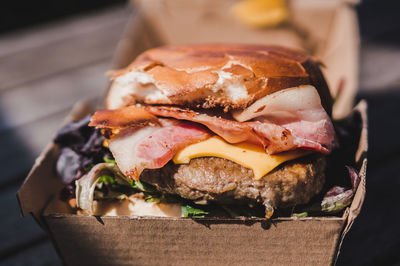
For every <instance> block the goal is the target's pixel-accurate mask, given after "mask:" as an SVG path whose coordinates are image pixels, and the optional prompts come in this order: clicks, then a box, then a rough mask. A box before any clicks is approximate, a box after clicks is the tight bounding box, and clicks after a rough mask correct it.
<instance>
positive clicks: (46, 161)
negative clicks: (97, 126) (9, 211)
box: [17, 101, 93, 225]
mask: <svg viewBox="0 0 400 266" xmlns="http://www.w3.org/2000/svg"><path fill="white" fill-rule="evenodd" d="M92 111H93V107H92V106H91V105H90V104H89V103H88V102H86V101H81V102H79V103H77V104H76V105H75V106H74V108H73V110H72V112H71V113H70V115H69V116H68V117H67V118H66V119H65V121H64V123H63V124H65V123H67V122H70V121H74V120H78V119H80V118H82V117H83V116H85V115H87V114H88V113H91V112H92ZM57 157H58V150H57V147H56V145H54V144H53V142H51V143H49V144H48V145H47V147H46V148H45V149H44V151H43V152H42V153H41V154H40V155H39V157H38V158H37V159H36V161H35V164H34V165H33V167H32V169H31V171H30V172H29V174H28V176H27V177H26V179H25V181H24V183H23V184H22V186H21V188H20V189H19V190H18V192H17V199H18V201H19V205H20V208H21V212H22V215H24V216H25V215H28V214H30V213H31V214H32V215H33V217H34V218H35V219H36V220H37V221H38V222H39V223H40V224H41V225H43V224H42V221H41V214H42V211H43V210H44V208H45V206H47V204H48V203H49V202H50V201H51V200H52V199H53V197H55V196H59V193H60V191H61V189H62V188H63V187H65V184H64V183H62V182H61V179H60V178H58V176H57V174H56V170H55V166H56V162H57Z"/></svg>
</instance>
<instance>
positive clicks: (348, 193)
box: [321, 166, 361, 213]
mask: <svg viewBox="0 0 400 266" xmlns="http://www.w3.org/2000/svg"><path fill="white" fill-rule="evenodd" d="M346 168H347V170H348V172H349V175H350V179H351V184H352V188H344V187H340V186H334V187H333V188H331V189H330V190H329V191H328V192H327V193H326V194H325V196H324V198H323V200H322V202H321V210H322V211H323V212H325V213H337V212H340V211H342V210H343V209H344V208H346V207H347V206H349V205H350V204H351V202H352V199H353V196H354V194H355V192H356V189H357V187H358V184H359V183H360V180H361V177H360V175H359V174H358V173H357V171H356V170H355V169H354V168H352V167H350V166H346Z"/></svg>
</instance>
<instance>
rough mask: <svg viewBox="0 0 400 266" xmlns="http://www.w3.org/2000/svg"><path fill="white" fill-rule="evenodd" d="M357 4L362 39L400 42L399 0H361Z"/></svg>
mask: <svg viewBox="0 0 400 266" xmlns="http://www.w3.org/2000/svg"><path fill="white" fill-rule="evenodd" d="M360 2H361V4H360V5H358V6H357V13H358V17H359V21H360V33H361V37H362V40H363V41H364V42H365V41H372V40H374V41H379V42H381V43H390V44H393V43H397V44H400V34H399V33H400V16H399V10H400V1H398V0H362V1H360Z"/></svg>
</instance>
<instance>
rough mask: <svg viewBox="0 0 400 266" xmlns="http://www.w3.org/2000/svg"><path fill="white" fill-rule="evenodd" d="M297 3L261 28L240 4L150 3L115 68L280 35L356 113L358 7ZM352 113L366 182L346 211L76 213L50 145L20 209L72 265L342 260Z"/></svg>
mask: <svg viewBox="0 0 400 266" xmlns="http://www.w3.org/2000/svg"><path fill="white" fill-rule="evenodd" d="M290 3H291V12H292V21H291V23H289V24H287V25H285V26H283V27H278V28H274V29H267V30H259V29H252V28H248V27H247V26H245V25H242V24H240V23H239V22H238V21H237V20H236V19H235V18H234V17H233V16H232V14H231V13H229V11H228V10H229V7H230V5H231V4H232V1H190V2H189V1H185V0H175V1H166V0H165V1H162V0H143V1H141V2H139V5H140V6H141V7H142V9H140V10H139V11H137V12H136V14H134V16H132V19H131V20H130V22H129V23H128V25H127V28H126V30H125V33H124V36H123V38H122V39H121V41H120V43H119V45H118V47H117V52H116V56H115V60H114V62H115V66H116V67H117V68H118V67H123V66H125V65H126V64H128V63H129V62H130V61H131V60H132V59H133V58H134V57H135V56H136V55H138V54H139V53H140V52H142V51H144V50H146V49H148V48H151V47H154V46H158V45H161V44H164V43H171V44H178V43H196V42H236V43H239V42H246V43H268V42H273V43H278V44H285V45H287V46H294V47H302V48H304V49H306V50H308V51H309V52H311V53H313V54H314V55H315V56H316V57H318V58H320V59H321V60H322V61H323V62H324V64H325V65H326V69H325V74H326V78H327V80H328V83H329V84H330V86H331V89H332V94H333V95H335V96H337V99H336V102H335V105H334V115H335V117H343V116H346V115H348V114H349V113H350V111H351V110H352V103H353V100H354V95H355V93H356V89H357V65H358V32H357V28H358V26H357V22H356V15H355V12H354V10H353V8H352V6H350V5H349V4H347V3H344V2H342V1H333V0H332V1H318V0H313V1H308V0H307V1H304V0H303V1H292V2H290ZM204 16H205V17H207V20H204V19H202V18H203V17H204ZM315 25H318V27H315ZM238 36H239V37H238ZM339 92H340V93H339ZM354 110H355V112H358V113H360V114H361V118H362V121H363V127H362V131H361V138H360V142H359V146H358V151H357V153H356V154H355V159H356V163H357V170H358V171H359V172H360V175H361V177H362V180H361V182H360V185H359V187H358V188H357V191H356V194H355V196H354V199H353V202H352V204H351V206H350V207H349V208H347V209H346V211H345V212H344V214H343V216H342V217H308V218H294V217H292V218H277V219H273V220H266V219H259V218H257V219H253V218H248V219H225V218H224V219H218V218H195V219H189V218H157V217H128V216H119V217H94V216H83V215H75V214H71V213H69V210H68V209H67V207H66V206H65V205H61V206H50V207H49V206H48V204H49V202H51V201H52V199H53V198H55V197H57V196H58V194H59V191H60V190H61V188H62V187H63V184H62V183H61V181H60V180H59V179H58V178H57V176H56V173H55V168H54V165H55V162H56V159H57V155H58V150H57V147H56V146H55V145H53V144H52V143H50V144H49V146H48V147H47V148H46V149H45V150H44V151H43V153H42V154H41V155H40V156H39V158H38V159H37V160H36V162H35V165H34V166H33V168H32V170H31V172H30V173H29V175H28V177H27V178H26V180H25V182H24V184H23V185H22V187H21V189H20V191H19V192H18V199H19V201H20V205H21V209H22V213H23V215H28V214H29V213H31V214H32V215H33V216H34V217H35V219H36V220H37V221H38V223H39V224H40V225H41V226H42V227H43V228H44V229H45V230H46V231H47V232H48V233H49V234H50V236H51V238H52V240H53V243H54V245H55V247H56V249H57V251H58V253H59V255H60V257H61V258H62V260H63V262H64V263H65V264H67V265H110V264H113V265H125V264H129V265H164V264H166V265H226V264H230V265H265V264H266V265H270V264H272V265H275V264H279V265H310V264H311V265H329V264H334V263H335V261H336V258H337V256H338V254H339V251H340V245H341V243H342V241H343V238H344V236H345V235H346V233H347V232H348V230H349V229H350V227H351V225H352V224H353V222H354V219H355V218H356V217H357V215H358V214H359V212H360V209H361V206H362V203H363V200H364V197H365V178H366V165H367V159H366V152H367V149H368V145H367V117H366V103H365V102H361V103H359V104H358V105H357V107H356V108H355V109H354ZM91 111H92V109H91V107H90V106H89V105H87V104H85V103H82V104H79V105H78V106H77V107H76V108H75V109H74V111H73V112H72V114H71V116H70V117H69V118H67V120H75V119H79V118H80V117H82V116H84V115H85V114H87V113H90V112H91Z"/></svg>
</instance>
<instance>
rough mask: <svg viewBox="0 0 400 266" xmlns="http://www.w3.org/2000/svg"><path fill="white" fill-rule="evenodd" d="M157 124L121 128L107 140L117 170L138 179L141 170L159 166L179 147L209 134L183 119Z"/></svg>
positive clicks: (200, 127)
mask: <svg viewBox="0 0 400 266" xmlns="http://www.w3.org/2000/svg"><path fill="white" fill-rule="evenodd" d="M159 122H160V125H157V126H146V127H142V128H138V127H132V128H127V129H125V130H122V131H121V132H120V133H119V134H117V135H116V136H114V137H113V138H112V139H110V141H109V148H110V151H111V152H112V153H113V155H114V158H115V160H116V162H117V165H118V167H119V168H120V170H121V171H122V172H123V173H124V174H125V175H126V176H127V177H129V178H131V179H136V180H137V179H138V178H139V176H140V174H141V173H142V171H143V170H144V169H157V168H161V167H163V166H164V165H165V164H166V163H167V162H168V161H169V160H171V159H172V158H173V156H174V155H175V154H176V152H178V151H179V150H180V149H182V148H184V147H185V146H187V145H190V144H193V143H196V142H199V141H202V140H204V139H207V138H208V137H210V134H209V133H208V131H207V130H206V129H205V128H203V127H202V126H200V125H198V124H195V123H191V122H185V121H177V120H172V119H159Z"/></svg>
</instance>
